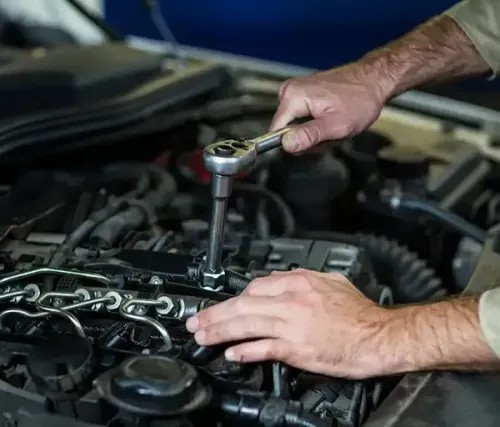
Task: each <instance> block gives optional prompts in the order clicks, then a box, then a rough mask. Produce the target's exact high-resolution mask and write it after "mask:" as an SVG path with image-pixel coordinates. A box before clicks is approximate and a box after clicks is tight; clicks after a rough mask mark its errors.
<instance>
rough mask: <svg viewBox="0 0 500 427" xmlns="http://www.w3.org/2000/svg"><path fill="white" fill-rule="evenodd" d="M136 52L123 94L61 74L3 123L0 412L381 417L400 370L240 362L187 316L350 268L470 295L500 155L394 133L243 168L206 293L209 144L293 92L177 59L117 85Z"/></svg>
mask: <svg viewBox="0 0 500 427" xmlns="http://www.w3.org/2000/svg"><path fill="white" fill-rule="evenodd" d="M75 49H77V48H75ZM78 49H79V48H78ZM92 49H96V48H92ZM103 49H104V50H105V51H103V52H96V50H93V51H92V52H89V51H86V52H85V55H84V56H83V58H84V60H87V59H88V58H87V56H89V55H90V56H92V55H101V56H100V58H104V57H106V56H108V55H109V49H110V47H106V48H103ZM120 49H121V50H123V49H124V48H123V47H120V48H119V49H118V50H120ZM97 50H99V49H97ZM115 52H117V51H115ZM65 55H70V56H71V55H74V56H75V55H76V56H77V57H82V53H81V52H80V53H79V54H76V53H75V52H74V51H70V52H69V53H60V52H59V53H57V55H54V58H53V59H51V55H50V54H49V55H48V56H47V63H44V67H45V70H46V72H47V73H48V75H50V69H51V67H50V65H51V63H52V62H51V61H54V63H57V64H58V65H57V66H58V67H63V65H61V63H60V62H58V61H60V60H61V58H65V60H64V61H62V62H63V63H65V64H66V65H65V66H64V67H65V68H64V69H65V70H66V69H67V67H68V66H67V64H73V63H74V62H73V61H72V60H70V59H68V58H67V56H65ZM117 55H118V53H117ZM140 55H144V54H143V53H141V54H140ZM130 57H132V59H130ZM122 58H123V63H122V69H121V70H120V75H119V76H118V77H116V76H115V72H114V71H113V70H109V69H107V70H105V71H106V72H104V71H103V74H102V75H103V76H105V78H104V77H103V78H102V80H101V81H99V82H98V84H96V85H97V86H96V87H97V88H103V87H106V91H97V92H92V91H91V90H90V89H89V87H88V86H85V87H83V88H82V87H78V85H76V83H75V82H79V81H82V80H81V79H74V80H71V79H69V80H68V81H70V83H69V84H68V87H61V85H62V84H61V82H57V81H56V80H50V79H49V80H50V82H51V84H52V85H53V87H52V89H51V91H56V92H57V91H59V92H61V93H62V92H64V93H67V92H68V91H69V92H71V93H72V94H73V95H74V96H71V97H59V98H57V97H52V98H46V99H45V101H44V102H40V103H38V104H37V103H35V102H32V100H29V99H26V100H25V104H18V105H17V107H16V116H14V117H9V120H8V121H4V122H2V125H1V126H0V141H1V142H2V146H1V148H0V151H1V152H2V155H3V159H4V160H2V161H1V164H2V168H3V172H2V174H1V176H2V187H1V193H0V206H1V209H0V212H2V214H1V215H2V217H1V220H0V226H1V228H0V230H1V232H0V235H1V240H0V269H1V276H0V342H1V345H0V414H1V417H0V421H1V423H0V424H1V425H5V426H35V425H51V426H57V425H63V424H64V425H65V426H71V427H73V426H74V427H78V426H82V427H84V426H116V427H119V426H120V427H121V426H179V427H180V426H186V427H187V426H192V427H197V426H206V427H210V426H232V425H249V426H259V425H261V426H266V427H274V426H276V427H277V426H311V427H312V426H317V427H319V426H324V427H327V426H344V427H355V426H361V425H363V424H364V423H365V422H366V420H368V419H369V417H370V414H371V413H372V412H373V411H374V410H375V409H377V408H378V406H379V405H380V403H381V402H382V401H384V399H385V398H386V397H387V396H388V395H389V394H390V393H391V391H392V390H393V389H394V387H395V386H396V385H397V384H398V381H399V380H400V378H380V379H373V380H369V381H351V380H345V379H338V378H328V377H325V376H320V375H315V374H312V373H309V372H303V371H300V370H297V369H294V368H292V367H289V366H286V365H284V364H282V363H279V362H271V363H256V364H239V363H234V362H228V361H227V360H226V359H225V358H224V350H225V348H224V346H220V347H219V346H217V347H200V346H198V345H197V344H196V343H195V342H194V340H193V338H192V336H191V334H189V333H188V332H187V330H186V329H185V326H184V324H185V321H186V320H187V319H188V318H189V317H190V316H192V315H193V314H195V313H197V312H198V311H200V310H202V309H203V308H205V307H208V306H211V305H214V304H217V303H219V302H221V301H224V300H225V299H227V298H231V297H233V296H235V295H238V294H239V293H240V292H242V291H243V290H244V289H245V287H246V286H247V285H248V284H249V283H250V282H251V280H252V279H254V278H256V277H263V276H266V275H268V274H270V273H271V272H272V271H275V270H280V271H288V270H292V269H296V268H306V269H312V270H316V271H322V272H339V273H341V274H343V275H345V276H347V277H348V278H349V279H350V280H351V281H352V282H353V283H354V284H355V285H356V286H357V287H358V288H359V289H360V291H361V292H363V293H364V294H365V295H367V296H368V297H369V298H371V299H372V300H373V301H375V302H377V303H379V304H381V305H384V306H392V305H395V304H404V303H410V302H416V303H423V302H428V301H434V300H437V299H440V298H443V297H446V296H448V295H452V294H457V293H460V292H461V291H462V290H463V289H464V288H465V286H466V284H467V281H468V279H469V278H470V276H471V274H472V272H473V271H474V268H475V265H476V262H477V260H478V258H479V254H480V251H481V248H482V243H483V242H484V240H485V236H486V231H487V230H488V229H489V228H490V227H492V226H493V225H495V224H496V223H497V222H498V219H499V216H500V208H499V206H500V205H499V203H498V202H499V200H500V199H499V197H500V196H499V194H500V193H498V189H499V186H498V183H499V182H498V171H499V170H500V169H499V167H498V164H497V163H496V162H495V161H494V160H492V159H490V158H488V157H486V156H485V155H484V154H483V153H482V152H481V151H480V150H478V149H476V148H474V147H472V146H470V145H467V144H465V145H460V144H458V142H457V143H456V144H455V145H454V147H458V148H457V152H456V153H455V156H454V157H453V158H451V159H450V158H446V159H444V160H443V158H442V156H441V157H440V156H439V155H437V154H436V153H433V154H429V153H426V152H422V151H419V150H417V149H415V147H410V148H408V147H407V146H406V145H405V144H402V143H401V141H397V140H394V139H392V138H391V137H390V136H388V135H386V134H384V133H383V132H380V131H378V130H370V131H367V132H365V133H363V134H361V135H359V136H358V137H355V138H353V139H351V140H347V141H341V142H336V143H333V144H325V145H323V146H322V147H320V148H319V149H318V150H316V151H314V152H311V153H308V154H305V155H303V156H300V157H295V156H289V155H287V154H285V153H283V152H280V151H279V150H278V151H276V150H275V151H272V152H269V153H267V154H266V155H265V156H262V157H261V158H259V159H258V161H257V164H256V165H255V167H254V168H253V169H252V170H249V171H248V172H245V173H243V174H241V176H239V177H238V180H237V181H236V182H235V183H234V189H233V190H234V195H233V197H232V198H231V200H230V206H229V211H228V215H227V225H226V229H225V233H224V253H223V265H224V268H225V270H226V277H225V283H224V286H223V287H222V289H221V290H218V291H214V290H210V289H206V288H204V287H203V286H202V285H201V276H200V275H201V271H202V267H203V262H204V257H205V254H206V251H207V246H208V242H207V239H208V219H209V215H210V203H211V199H210V191H209V184H210V175H209V174H208V173H207V171H206V170H205V169H204V166H203V161H202V150H203V148H204V147H206V146H207V145H208V144H211V143H213V142H215V141H219V140H222V139H227V138H231V139H234V140H238V139H241V138H249V137H254V136H257V135H259V134H262V133H264V132H265V131H266V130H267V127H268V125H269V122H270V120H271V117H272V114H273V111H274V108H275V106H276V101H275V94H273V95H269V94H267V95H266V94H262V93H260V94H259V93H256V92H253V93H249V92H244V91H242V90H241V88H240V87H239V86H238V82H239V77H238V76H235V75H233V74H232V73H230V72H228V71H227V70H226V69H223V67H219V66H215V65H213V64H206V63H202V62H200V63H193V64H191V65H190V68H189V67H188V68H187V69H186V68H184V69H182V70H180V71H179V70H178V69H176V68H169V67H166V68H165V67H164V66H161V67H160V66H159V65H158V64H159V63H160V62H161V61H159V60H158V59H157V58H156V57H154V58H156V59H155V60H154V61H153V60H151V63H152V64H153V65H152V66H151V69H149V70H142V71H141V74H138V73H135V74H134V73H132V72H131V74H132V75H134V76H135V78H136V79H138V81H135V80H134V81H132V82H130V87H128V86H127V87H125V89H124V86H123V85H122V84H118V83H117V84H116V90H115V92H116V93H115V92H113V87H112V86H113V85H112V84H111V83H110V82H115V80H113V78H114V77H116V82H119V81H125V80H126V81H130V80H128V79H126V78H125V80H123V79H124V77H123V74H124V71H123V67H125V66H126V65H127V64H128V65H130V64H131V63H132V64H134V66H137V61H136V58H135V56H134V54H133V53H131V52H129V51H128V50H127V51H126V54H124V56H123V57H122ZM12 61H13V64H14V65H15V67H14V65H11V67H14V68H15V69H16V70H19V69H23V70H26V73H27V74H26V75H29V73H30V72H31V70H32V69H33V68H32V67H33V64H32V62H30V61H32V59H29V58H23V59H22V60H17V59H12ZM16 61H17V62H16ZM65 61H66V62H65ZM139 62H140V63H141V64H144V61H139ZM23 64H24V65H23ZM26 64H29V66H27V65H26ZM23 67H24V68H23ZM47 70H49V71H47ZM59 71H60V70H59ZM16 72H18V71H16ZM72 72H73V71H72V70H71V69H68V70H67V73H68V75H71V73H72ZM78 72H81V71H78ZM125 74H126V73H125ZM138 76H141V78H140V79H139V78H138ZM3 77H4V78H5V81H4V80H2V75H0V85H2V84H6V85H7V84H9V82H10V81H11V79H12V75H9V72H8V68H7V69H5V70H4V74H3ZM120 79H121V80H120ZM270 80H272V79H270ZM26 81H29V78H28V77H26ZM19 84H20V83H19ZM63 86H64V85H63ZM47 87H50V85H48V86H47ZM11 89H12V90H13V91H14V90H15V87H12V86H11ZM124 90H125V91H129V92H126V94H125V95H123V91H124ZM49 92H50V91H49ZM104 92H105V96H104V95H103V98H102V99H97V98H98V96H97V95H99V94H102V93H104ZM83 93H86V94H87V95H88V96H89V97H90V94H92V96H93V98H92V99H85V100H84V101H81V99H80V96H79V95H78V94H83ZM77 95H78V96H77ZM44 96H47V95H44V94H40V97H44ZM28 104H29V105H28ZM56 104H57V105H56ZM24 107H26V109H25V111H24V110H23V108H24ZM17 110H23V111H17ZM450 144H452V143H451V142H450ZM28 147H29V152H27V151H24V150H21V148H26V149H27V148H28ZM311 189H314V191H312V190H311ZM444 260H450V261H444Z"/></svg>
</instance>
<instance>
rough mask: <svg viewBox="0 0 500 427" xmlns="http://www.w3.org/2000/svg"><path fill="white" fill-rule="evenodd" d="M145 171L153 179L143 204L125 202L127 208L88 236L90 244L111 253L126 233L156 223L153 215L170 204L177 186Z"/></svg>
mask: <svg viewBox="0 0 500 427" xmlns="http://www.w3.org/2000/svg"><path fill="white" fill-rule="evenodd" d="M147 171H148V172H149V176H150V177H151V178H152V179H151V181H152V185H153V187H154V189H153V190H150V191H149V192H147V193H146V194H145V195H144V197H143V199H142V200H137V201H134V198H130V199H129V200H128V202H129V203H132V202H134V203H133V204H130V206H129V207H128V208H127V209H125V210H123V211H121V212H118V213H116V214H115V215H113V216H111V217H109V218H108V219H106V220H105V221H103V222H101V224H100V225H98V226H97V227H96V228H95V229H94V231H93V232H92V234H91V236H90V239H89V240H90V244H91V245H92V246H95V247H99V248H101V249H110V248H112V247H113V245H114V244H115V243H116V242H118V241H119V239H120V238H122V237H123V236H125V235H126V233H128V232H129V231H133V230H136V229H138V228H140V227H142V226H143V225H144V224H145V223H148V224H152V223H154V222H155V221H156V216H155V213H156V211H157V210H158V209H159V208H161V207H164V206H166V205H167V204H169V203H170V202H171V201H172V200H173V198H174V197H175V194H176V190H177V187H176V183H175V180H174V178H173V177H172V175H170V174H169V173H168V172H166V171H164V170H162V169H159V168H156V167H152V166H150V167H148V169H147Z"/></svg>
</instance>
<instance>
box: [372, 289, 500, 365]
mask: <svg viewBox="0 0 500 427" xmlns="http://www.w3.org/2000/svg"><path fill="white" fill-rule="evenodd" d="M377 337H378V338H377V339H376V341H374V342H372V343H371V344H370V346H371V347H370V348H371V350H372V353H373V354H372V357H371V361H370V362H371V366H369V367H368V368H369V369H371V370H372V372H370V375H388V374H400V373H406V372H417V371H429V370H442V369H461V370H470V369H474V370H483V369H490V368H498V363H499V361H498V358H497V357H496V356H495V355H494V353H493V352H492V350H491V349H490V347H489V346H488V344H487V343H486V341H485V339H484V337H483V334H482V333H481V327H480V325H479V298H478V297H461V298H456V299H451V300H447V301H441V302H436V303H432V304H427V305H416V306H408V307H401V308H394V309H387V310H386V314H385V321H384V324H383V325H382V326H381V327H380V328H379V331H378V333H377Z"/></svg>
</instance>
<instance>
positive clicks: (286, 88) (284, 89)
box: [279, 80, 293, 98]
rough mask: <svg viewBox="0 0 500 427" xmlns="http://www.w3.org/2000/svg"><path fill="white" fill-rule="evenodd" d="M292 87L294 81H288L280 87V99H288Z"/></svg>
mask: <svg viewBox="0 0 500 427" xmlns="http://www.w3.org/2000/svg"><path fill="white" fill-rule="evenodd" d="M290 86H293V80H286V81H285V82H283V83H282V84H281V86H280V90H279V93H280V98H287V97H288V95H289V92H290Z"/></svg>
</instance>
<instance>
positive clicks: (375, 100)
mask: <svg viewBox="0 0 500 427" xmlns="http://www.w3.org/2000/svg"><path fill="white" fill-rule="evenodd" d="M390 88H391V85H390V83H389V82H387V81H385V80H384V78H382V77H380V74H379V73H377V72H376V69H375V66H373V67H370V66H367V65H365V64H362V63H360V62H359V63H353V64H349V65H345V66H343V67H340V68H336V69H333V70H329V71H324V72H321V73H316V74H313V75H310V76H305V77H299V78H295V79H291V80H288V81H286V82H285V83H283V85H282V86H281V88H280V92H279V100H280V103H279V107H278V109H277V111H276V113H275V115H274V118H273V122H272V124H271V130H277V129H281V128H283V127H285V126H286V125H288V124H289V123H290V122H292V121H293V120H295V119H298V118H302V117H309V116H311V117H312V118H313V120H311V121H309V122H308V123H305V124H302V125H299V126H297V127H295V128H294V130H292V131H291V132H289V133H287V134H286V135H285V136H284V137H283V142H282V144H283V148H284V149H285V150H286V151H288V152H291V153H300V152H302V151H304V150H307V149H309V148H310V147H312V146H314V145H316V144H318V143H320V142H323V141H327V140H339V139H343V138H348V137H352V136H354V135H356V134H358V133H360V132H362V131H363V130H365V129H366V128H368V127H369V126H370V125H371V124H372V123H373V122H374V121H375V120H377V118H378V117H379V115H380V112H381V110H382V107H383V106H384V104H385V102H386V101H387V99H388V97H389V96H390Z"/></svg>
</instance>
